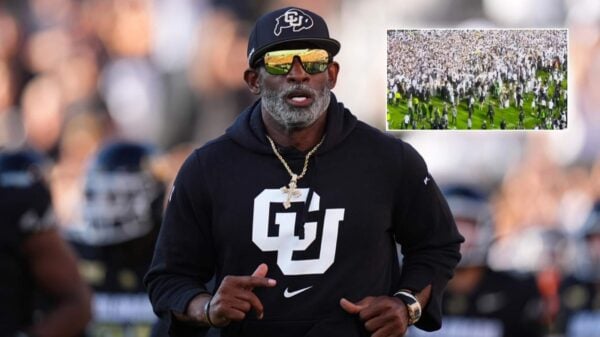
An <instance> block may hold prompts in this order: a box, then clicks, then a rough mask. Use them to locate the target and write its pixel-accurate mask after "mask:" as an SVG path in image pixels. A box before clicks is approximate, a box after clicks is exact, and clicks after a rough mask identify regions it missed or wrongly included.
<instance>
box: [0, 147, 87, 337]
mask: <svg viewBox="0 0 600 337" xmlns="http://www.w3.org/2000/svg"><path fill="white" fill-rule="evenodd" d="M43 163H44V160H43V157H41V156H40V155H39V154H37V153H35V152H32V151H25V150H21V151H15V152H2V151H0V216H1V219H2V221H1V224H2V226H0V275H2V277H0V302H1V303H2V305H1V306H0V336H2V337H4V336H6V337H26V336H36V337H46V336H47V337H74V336H80V334H81V333H82V332H83V330H84V329H85V325H86V324H87V322H88V321H89V319H90V314H91V312H90V291H89V289H88V287H87V286H86V285H85V283H84V282H83V281H82V280H81V278H80V276H79V273H78V271H77V262H76V258H75V255H74V254H73V252H72V251H71V250H70V249H69V246H68V245H67V244H66V243H65V242H64V241H63V239H62V238H61V236H60V234H59V231H58V228H57V223H56V220H55V219H56V218H55V217H54V213H53V209H52V202H51V198H50V192H49V190H48V186H47V184H46V182H45V179H44V176H43V169H42V168H43ZM46 307H47V309H46ZM42 309H43V310H42Z"/></svg>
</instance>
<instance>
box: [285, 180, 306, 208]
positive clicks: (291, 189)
mask: <svg viewBox="0 0 600 337" xmlns="http://www.w3.org/2000/svg"><path fill="white" fill-rule="evenodd" d="M297 181H298V175H296V174H293V175H292V180H290V183H289V184H288V187H285V186H283V187H282V188H281V191H282V192H283V193H287V199H286V201H284V202H283V207H284V208H285V209H288V208H290V207H291V206H292V203H291V201H292V198H297V197H299V196H300V195H301V193H300V191H298V188H297V185H296V182H297Z"/></svg>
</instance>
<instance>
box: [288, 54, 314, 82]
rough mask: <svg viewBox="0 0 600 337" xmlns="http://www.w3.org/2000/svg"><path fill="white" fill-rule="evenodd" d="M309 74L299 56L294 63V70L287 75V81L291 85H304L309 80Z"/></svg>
mask: <svg viewBox="0 0 600 337" xmlns="http://www.w3.org/2000/svg"><path fill="white" fill-rule="evenodd" d="M309 78H310V77H309V74H308V73H307V72H306V71H305V70H304V67H302V62H300V58H299V57H298V56H295V57H294V61H293V62H292V69H290V72H289V73H288V74H287V81H288V82H291V83H302V82H306V81H308V80H309Z"/></svg>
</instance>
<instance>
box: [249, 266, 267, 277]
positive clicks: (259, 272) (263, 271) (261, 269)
mask: <svg viewBox="0 0 600 337" xmlns="http://www.w3.org/2000/svg"><path fill="white" fill-rule="evenodd" d="M268 271H269V267H268V266H267V264H266V263H261V264H260V265H258V267H256V270H255V271H254V273H252V276H258V277H265V276H267V272H268Z"/></svg>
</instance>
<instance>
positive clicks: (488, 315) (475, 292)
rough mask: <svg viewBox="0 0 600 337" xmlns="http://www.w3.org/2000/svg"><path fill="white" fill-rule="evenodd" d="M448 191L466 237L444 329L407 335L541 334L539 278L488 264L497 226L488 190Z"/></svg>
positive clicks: (459, 187) (450, 288) (461, 187)
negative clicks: (499, 268)
mask: <svg viewBox="0 0 600 337" xmlns="http://www.w3.org/2000/svg"><path fill="white" fill-rule="evenodd" d="M444 195H445V196H446V200H448V205H449V206H450V209H451V211H452V214H453V215H454V219H455V221H456V225H457V227H458V230H459V232H460V233H461V234H462V235H463V236H464V238H465V242H464V243H463V244H462V245H461V249H460V251H461V254H462V259H461V261H460V262H459V264H458V266H457V269H456V272H455V275H454V278H453V279H452V280H450V282H449V283H448V288H447V289H446V293H445V295H444V300H443V302H442V310H443V314H444V325H443V326H442V329H441V330H439V331H437V332H435V333H425V332H423V331H419V330H416V329H413V330H410V332H409V334H408V335H407V336H444V337H459V336H460V337H469V336H473V337H503V336H504V337H519V336H523V337H526V336H527V337H532V336H541V335H542V333H543V331H542V330H543V328H542V324H541V322H540V321H539V316H540V305H541V300H540V295H539V291H538V288H537V285H536V281H535V278H534V277H533V276H532V275H523V274H521V275H517V274H515V273H508V272H498V271H494V270H492V269H490V268H489V267H488V265H487V254H488V249H489V246H490V245H491V243H492V241H493V239H494V228H493V221H492V214H491V209H490V205H489V203H488V200H487V196H486V194H485V193H483V192H482V191H479V190H477V189H475V188H472V187H470V186H464V185H456V186H451V187H448V188H446V189H444Z"/></svg>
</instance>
